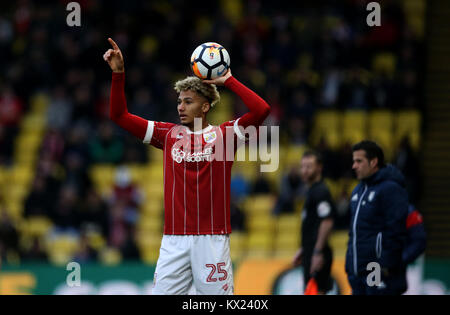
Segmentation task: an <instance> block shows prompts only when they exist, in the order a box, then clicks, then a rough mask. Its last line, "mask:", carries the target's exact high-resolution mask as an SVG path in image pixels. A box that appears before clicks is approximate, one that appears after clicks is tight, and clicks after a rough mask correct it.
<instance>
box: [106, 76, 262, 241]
mask: <svg viewBox="0 0 450 315" xmlns="http://www.w3.org/2000/svg"><path fill="white" fill-rule="evenodd" d="M124 85H125V73H113V74H112V81H111V98H110V118H111V119H112V120H113V121H114V122H115V123H117V124H118V125H119V126H121V127H122V128H124V129H125V130H127V131H129V132H130V133H132V134H133V135H135V136H136V137H138V138H140V139H142V140H143V142H144V143H150V144H152V145H153V146H155V147H157V148H160V149H162V150H163V152H164V170H163V171H164V213H165V223H164V234H183V235H184V234H229V233H231V226H230V182H231V180H230V179H231V166H232V164H233V160H234V152H235V151H236V147H237V145H238V141H237V138H239V139H241V140H243V139H245V137H244V134H243V133H242V132H241V130H240V129H239V128H240V127H242V128H246V127H248V126H259V125H261V124H262V122H263V121H264V119H266V117H267V116H268V115H269V112H270V107H269V105H268V104H267V103H266V102H265V101H264V100H263V99H262V98H261V97H259V96H258V95H257V94H256V93H254V92H253V91H252V90H250V89H249V88H247V87H246V86H244V85H243V84H242V83H240V82H239V81H238V80H236V79H235V78H234V77H230V78H228V79H227V80H226V81H225V87H227V88H229V89H230V90H231V91H233V92H234V93H236V94H237V95H238V96H239V97H240V98H241V99H242V101H243V102H244V104H245V105H246V106H247V107H248V109H249V110H250V111H249V112H248V113H246V114H244V115H243V116H242V117H240V118H239V119H237V120H233V121H229V122H226V123H223V124H222V125H220V126H208V127H207V128H205V129H203V130H200V131H198V132H195V133H193V132H191V131H190V130H189V129H188V128H187V127H185V126H182V125H176V124H172V123H163V122H154V121H147V120H145V119H143V118H141V117H138V116H135V115H133V114H130V113H129V112H128V109H127V102H126V98H125V92H124ZM241 143H242V142H241ZM231 146H233V148H231Z"/></svg>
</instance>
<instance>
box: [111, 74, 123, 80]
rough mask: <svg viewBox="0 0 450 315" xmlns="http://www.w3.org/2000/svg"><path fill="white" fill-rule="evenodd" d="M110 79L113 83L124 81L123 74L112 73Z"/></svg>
mask: <svg viewBox="0 0 450 315" xmlns="http://www.w3.org/2000/svg"><path fill="white" fill-rule="evenodd" d="M112 79H113V80H114V81H117V80H123V79H125V72H113V73H112Z"/></svg>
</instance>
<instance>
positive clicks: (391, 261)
mask: <svg viewBox="0 0 450 315" xmlns="http://www.w3.org/2000/svg"><path fill="white" fill-rule="evenodd" d="M350 210H351V222H350V231H349V241H348V247H347V254H346V264H345V269H346V272H347V274H348V276H349V282H350V284H351V285H352V289H353V291H354V293H355V291H359V293H358V294H371V293H370V292H369V291H370V290H372V289H373V288H369V291H367V292H364V290H365V289H366V288H364V286H365V276H366V275H367V274H368V272H369V271H368V269H367V266H368V264H369V263H371V262H376V263H378V264H379V265H380V267H381V270H383V273H386V272H387V274H389V275H391V276H392V275H396V277H397V279H398V281H399V282H402V284H401V285H400V286H401V287H402V288H401V289H400V290H403V291H404V290H406V267H405V265H404V263H403V261H402V252H403V250H404V247H405V243H406V237H407V230H406V219H407V215H408V195H407V192H406V190H405V188H404V177H403V175H402V174H401V173H400V171H399V170H398V169H397V168H395V167H394V166H392V165H387V166H385V167H383V168H381V169H380V170H379V171H378V172H376V173H375V174H373V175H372V176H371V177H369V178H367V179H364V180H362V181H361V182H360V183H359V184H358V185H357V186H356V187H355V189H354V190H353V192H352V195H351V201H350ZM355 278H357V279H358V278H360V279H358V281H359V283H360V284H361V286H359V289H361V288H362V289H361V290H363V291H362V292H361V290H359V289H358V288H355V287H354V283H355V282H354V281H352V280H355ZM383 281H384V280H383ZM403 283H404V285H403ZM403 286H404V288H403ZM397 291H398V290H397ZM377 292H381V290H378V291H377ZM397 293H398V292H397ZM397 293H393V294H397ZM374 294H377V293H374ZM380 294H382V293H380ZM388 294H389V293H388Z"/></svg>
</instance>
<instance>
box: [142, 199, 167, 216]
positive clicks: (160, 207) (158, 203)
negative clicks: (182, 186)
mask: <svg viewBox="0 0 450 315" xmlns="http://www.w3.org/2000/svg"><path fill="white" fill-rule="evenodd" d="M141 212H142V213H143V214H146V215H147V214H148V215H150V216H153V217H155V216H162V215H163V212H164V204H163V199H162V198H156V197H153V196H147V197H146V200H145V202H143V203H142V206H141Z"/></svg>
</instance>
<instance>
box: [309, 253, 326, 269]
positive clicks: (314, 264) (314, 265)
mask: <svg viewBox="0 0 450 315" xmlns="http://www.w3.org/2000/svg"><path fill="white" fill-rule="evenodd" d="M322 267H323V254H322V253H318V254H314V255H313V256H312V259H311V269H310V270H309V273H310V274H313V273H315V272H318V271H320V270H321V269H322Z"/></svg>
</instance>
